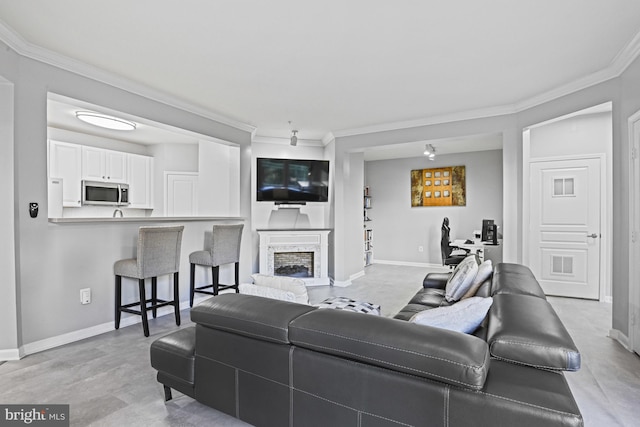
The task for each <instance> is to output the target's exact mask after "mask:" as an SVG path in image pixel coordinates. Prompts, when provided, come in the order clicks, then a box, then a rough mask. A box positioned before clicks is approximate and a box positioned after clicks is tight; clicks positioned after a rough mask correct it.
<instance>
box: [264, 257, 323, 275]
mask: <svg viewBox="0 0 640 427" xmlns="http://www.w3.org/2000/svg"><path fill="white" fill-rule="evenodd" d="M273 274H274V275H275V276H290V277H313V252H275V253H274V254H273Z"/></svg>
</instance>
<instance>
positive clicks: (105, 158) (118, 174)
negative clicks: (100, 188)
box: [82, 146, 128, 183]
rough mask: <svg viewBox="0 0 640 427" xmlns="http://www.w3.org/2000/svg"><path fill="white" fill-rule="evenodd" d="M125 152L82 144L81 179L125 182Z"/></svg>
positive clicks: (126, 170)
mask: <svg viewBox="0 0 640 427" xmlns="http://www.w3.org/2000/svg"><path fill="white" fill-rule="evenodd" d="M127 159H128V157H127V153H123V152H120V151H113V150H105V149H103V148H96V147H87V146H82V179H85V180H90V181H106V182H122V183H124V182H127V172H128V169H127Z"/></svg>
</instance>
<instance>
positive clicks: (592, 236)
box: [587, 233, 598, 239]
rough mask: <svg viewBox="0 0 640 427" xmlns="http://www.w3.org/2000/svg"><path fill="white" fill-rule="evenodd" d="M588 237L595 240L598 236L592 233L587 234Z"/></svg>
mask: <svg viewBox="0 0 640 427" xmlns="http://www.w3.org/2000/svg"><path fill="white" fill-rule="evenodd" d="M587 237H591V238H592V239H595V238H596V237H598V235H597V234H596V233H591V234H587Z"/></svg>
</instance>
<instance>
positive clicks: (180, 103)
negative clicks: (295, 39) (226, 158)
mask: <svg viewBox="0 0 640 427" xmlns="http://www.w3.org/2000/svg"><path fill="white" fill-rule="evenodd" d="M0 40H2V41H3V42H4V43H6V44H7V45H8V46H9V47H10V48H11V49H13V50H14V51H16V52H17V53H18V54H20V55H22V56H25V57H27V58H31V59H34V60H36V61H40V62H44V63H46V64H49V65H53V66H54V67H58V68H61V69H63V70H67V71H70V72H72V73H75V74H79V75H81V76H83V77H87V78H89V79H92V80H97V81H99V82H102V83H106V84H108V85H110V86H114V87H117V88H120V89H123V90H126V91H127V92H131V93H134V94H136V95H140V96H143V97H145V98H148V99H151V100H153V101H156V102H160V103H162V104H165V105H168V106H171V107H175V108H179V109H181V110H184V111H187V112H190V113H193V114H196V115H198V116H201V117H204V118H206V119H211V120H215V121H216V122H219V123H222V124H225V125H228V126H231V127H234V128H236V129H240V130H243V131H246V132H253V131H254V130H255V129H256V128H255V126H252V125H250V124H247V123H242V122H240V121H237V120H233V119H230V118H229V117H225V116H223V115H220V114H218V113H215V112H213V111H210V110H207V109H204V108H201V107H198V106H196V105H193V104H191V103H188V102H185V101H184V100H182V99H179V98H177V97H175V96H172V95H169V94H166V93H163V92H161V91H159V90H157V89H153V88H150V87H148V86H145V85H143V84H139V83H135V82H132V81H131V80H128V79H125V78H122V77H119V76H117V75H115V74H113V73H110V72H107V71H104V70H102V69H100V68H98V67H94V66H92V65H89V64H86V63H84V62H80V61H77V60H75V59H72V58H69V57H67V56H64V55H62V54H59V53H56V52H53V51H50V50H48V49H44V48H42V47H39V46H36V45H34V44H31V43H29V42H28V41H26V40H25V39H24V38H23V37H22V36H21V35H20V34H18V33H17V32H15V31H14V30H13V29H12V28H11V27H9V26H8V25H7V24H5V23H4V22H3V21H2V20H0Z"/></svg>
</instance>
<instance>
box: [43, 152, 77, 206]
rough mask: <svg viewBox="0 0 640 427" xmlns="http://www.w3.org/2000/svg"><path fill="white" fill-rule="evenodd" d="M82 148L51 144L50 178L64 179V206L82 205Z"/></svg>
mask: <svg viewBox="0 0 640 427" xmlns="http://www.w3.org/2000/svg"><path fill="white" fill-rule="evenodd" d="M81 174H82V146H80V145H76V144H69V143H66V142H59V141H50V142H49V177H50V178H60V179H62V206H64V207H80V205H81V199H82V197H81V196H82V194H81V186H80V181H81V179H82V178H81Z"/></svg>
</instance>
